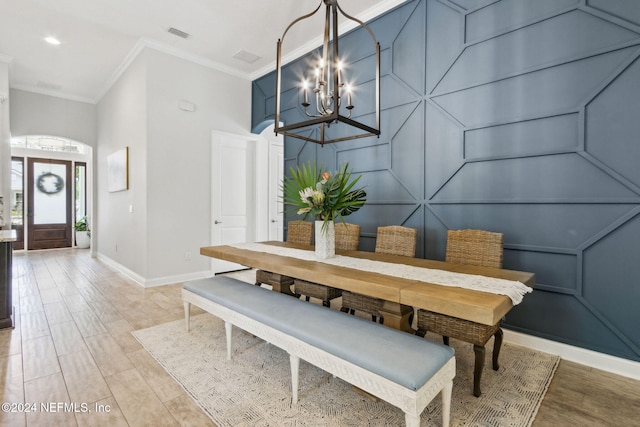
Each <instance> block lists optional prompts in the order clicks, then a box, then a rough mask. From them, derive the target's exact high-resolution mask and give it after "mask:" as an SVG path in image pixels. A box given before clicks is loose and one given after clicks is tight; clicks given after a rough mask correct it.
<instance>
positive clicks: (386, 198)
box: [358, 170, 415, 203]
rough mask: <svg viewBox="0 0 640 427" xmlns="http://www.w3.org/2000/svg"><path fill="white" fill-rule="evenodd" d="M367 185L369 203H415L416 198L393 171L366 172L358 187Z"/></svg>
mask: <svg viewBox="0 0 640 427" xmlns="http://www.w3.org/2000/svg"><path fill="white" fill-rule="evenodd" d="M365 183H366V187H365V191H366V192H367V201H368V202H371V203H379V202H415V198H414V196H413V195H412V194H411V193H409V191H407V189H406V188H405V187H404V186H403V184H402V182H401V181H399V180H398V179H397V178H396V177H395V176H394V175H393V173H392V172H391V171H388V170H383V171H378V172H365V173H364V174H363V176H362V178H361V179H360V181H358V186H361V185H362V184H365Z"/></svg>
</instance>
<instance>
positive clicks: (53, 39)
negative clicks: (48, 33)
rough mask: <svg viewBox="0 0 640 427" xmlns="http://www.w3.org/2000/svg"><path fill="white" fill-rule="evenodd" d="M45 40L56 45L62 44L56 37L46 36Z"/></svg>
mask: <svg viewBox="0 0 640 427" xmlns="http://www.w3.org/2000/svg"><path fill="white" fill-rule="evenodd" d="M44 41H46V42H47V43H49V44H52V45H55V46H58V45H59V44H60V40H58V39H57V38H55V37H45V39H44Z"/></svg>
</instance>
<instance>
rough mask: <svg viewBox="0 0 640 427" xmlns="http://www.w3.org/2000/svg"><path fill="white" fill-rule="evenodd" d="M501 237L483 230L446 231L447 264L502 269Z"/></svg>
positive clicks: (499, 234)
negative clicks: (453, 263)
mask: <svg viewBox="0 0 640 427" xmlns="http://www.w3.org/2000/svg"><path fill="white" fill-rule="evenodd" d="M502 242H503V235H502V233H494V232H491V231H484V230H472V229H467V230H448V231H447V254H446V258H445V259H446V261H447V262H455V263H457V264H469V265H478V266H482V267H496V268H502V258H503V248H502Z"/></svg>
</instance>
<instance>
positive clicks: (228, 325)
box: [224, 322, 233, 360]
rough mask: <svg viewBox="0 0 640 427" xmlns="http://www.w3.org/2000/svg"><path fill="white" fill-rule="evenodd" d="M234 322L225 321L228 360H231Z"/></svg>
mask: <svg viewBox="0 0 640 427" xmlns="http://www.w3.org/2000/svg"><path fill="white" fill-rule="evenodd" d="M232 329H233V324H231V322H224V333H225V335H226V336H227V360H231V333H232Z"/></svg>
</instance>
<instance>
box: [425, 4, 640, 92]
mask: <svg viewBox="0 0 640 427" xmlns="http://www.w3.org/2000/svg"><path fill="white" fill-rule="evenodd" d="M520 3H522V2H520ZM497 4H500V3H497ZM637 37H638V34H637V33H634V32H632V31H629V30H626V29H624V28H620V27H618V26H617V25H613V24H611V23H609V22H606V21H604V20H602V19H599V18H596V17H594V16H592V15H589V14H588V13H585V12H582V11H579V10H576V11H573V12H569V13H565V14H562V15H560V16H558V17H555V18H552V19H547V20H545V21H543V22H541V23H540V24H538V25H533V26H527V27H524V28H522V29H520V30H517V31H511V32H508V33H506V34H504V35H502V36H498V37H495V38H492V39H489V40H486V41H484V42H482V43H478V44H474V45H472V46H469V47H467V48H466V49H465V50H464V52H462V55H460V58H458V60H457V61H456V62H455V64H454V65H453V67H452V68H451V69H450V70H449V71H448V72H447V74H446V76H445V77H444V79H442V81H441V82H440V84H438V86H437V87H436V91H438V92H449V91H451V90H454V89H458V88H468V87H471V86H475V85H478V84H483V83H487V82H492V81H496V80H499V79H502V78H505V77H509V76H513V75H516V74H521V73H523V72H525V71H527V70H531V69H535V68H540V67H542V66H549V65H551V64H558V63H560V62H563V61H566V60H567V59H568V58H571V59H577V58H583V57H585V56H587V55H589V54H594V53H597V52H599V51H601V50H602V49H604V48H607V47H612V46H619V45H620V44H622V43H626V42H628V41H631V40H633V39H635V38H637ZM522 52H526V55H523V54H522ZM496 64H499V66H496ZM470 70H473V71H472V72H469V71H470Z"/></svg>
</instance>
